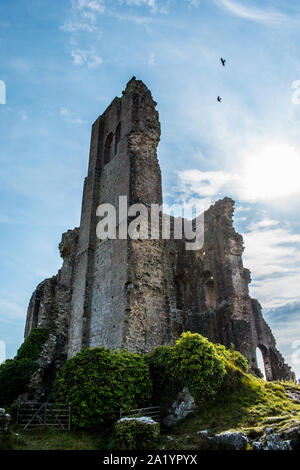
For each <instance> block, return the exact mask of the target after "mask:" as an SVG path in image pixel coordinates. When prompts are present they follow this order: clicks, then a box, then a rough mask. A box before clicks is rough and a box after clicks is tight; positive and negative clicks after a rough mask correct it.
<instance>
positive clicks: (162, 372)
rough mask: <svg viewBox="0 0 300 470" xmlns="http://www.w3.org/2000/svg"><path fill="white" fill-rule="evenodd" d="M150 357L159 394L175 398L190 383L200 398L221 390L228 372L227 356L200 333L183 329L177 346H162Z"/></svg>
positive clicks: (156, 389) (156, 392) (153, 377)
mask: <svg viewBox="0 0 300 470" xmlns="http://www.w3.org/2000/svg"><path fill="white" fill-rule="evenodd" d="M224 349H225V348H224ZM225 350H226V349H225ZM146 358H147V362H148V364H149V366H150V370H151V376H152V380H153V383H154V395H155V397H159V396H165V395H168V397H169V398H170V399H173V398H174V399H175V398H176V394H177V393H178V392H179V390H180V389H182V388H183V387H187V388H188V389H189V390H190V392H191V393H192V395H193V396H194V398H195V400H196V401H197V402H200V401H202V400H203V399H205V398H207V397H210V396H212V395H214V394H215V393H216V392H217V391H218V389H219V388H220V386H221V384H222V381H223V378H224V376H225V374H226V367H225V364H226V359H225V357H224V356H223V355H222V354H220V353H219V352H218V348H217V347H216V345H214V344H212V343H211V342H210V341H208V340H207V339H206V338H204V337H203V336H201V335H199V334H197V333H195V334H192V333H190V332H188V333H183V334H182V335H181V337H180V338H179V339H178V340H177V341H176V344H175V346H160V347H158V348H156V349H155V350H154V351H153V352H151V353H149V354H147V356H146ZM172 391H173V392H174V395H173V393H172ZM171 393H172V395H171Z"/></svg>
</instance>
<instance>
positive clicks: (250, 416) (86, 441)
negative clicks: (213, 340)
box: [0, 363, 300, 450]
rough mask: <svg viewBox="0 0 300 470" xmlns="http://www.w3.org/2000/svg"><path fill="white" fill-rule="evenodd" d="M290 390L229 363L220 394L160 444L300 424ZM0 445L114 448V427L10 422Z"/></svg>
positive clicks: (186, 445) (191, 445) (187, 444)
mask: <svg viewBox="0 0 300 470" xmlns="http://www.w3.org/2000/svg"><path fill="white" fill-rule="evenodd" d="M287 390H288V391H289V392H293V393H297V394H298V395H299V396H300V386H298V385H295V384H294V383H291V382H289V383H288V382H265V381H264V380H263V379H258V378H256V377H254V376H252V375H250V374H246V373H244V372H242V371H241V370H240V369H238V368H237V367H235V366H234V365H233V364H232V363H228V364H227V374H226V376H225V379H224V382H223V385H222V388H221V390H220V391H219V392H218V394H217V395H216V397H215V398H214V399H211V400H209V401H206V402H205V403H202V404H201V405H200V406H199V408H198V411H197V413H195V414H193V415H190V416H188V417H187V418H186V419H185V420H183V421H182V422H180V423H179V424H177V425H176V426H174V427H172V428H171V429H162V436H161V444H160V448H163V449H168V450H171V449H172V450H184V449H189V450H192V449H201V446H202V445H203V441H202V438H201V436H199V435H198V434H197V432H198V431H202V430H209V431H211V432H212V433H219V432H223V431H241V432H243V433H245V434H247V435H248V436H249V437H251V438H256V437H259V436H261V435H262V434H263V433H264V431H265V429H266V428H267V427H270V426H271V427H273V428H274V430H276V431H279V430H280V429H283V428H285V427H287V426H291V425H297V426H300V404H297V403H295V402H294V401H292V400H290V399H289V398H288V397H287V395H286V393H285V392H286V391H287ZM0 449H20V450H25V449H28V450H29V449H30V450H116V446H115V444H114V437H113V431H112V430H111V429H110V430H107V431H102V432H100V433H97V434H92V433H89V432H86V431H71V432H64V431H60V430H57V429H53V428H48V429H44V428H39V429H36V430H34V431H24V430H22V429H21V428H20V427H18V426H16V425H12V426H11V433H10V435H9V436H6V437H5V436H2V437H1V436H0Z"/></svg>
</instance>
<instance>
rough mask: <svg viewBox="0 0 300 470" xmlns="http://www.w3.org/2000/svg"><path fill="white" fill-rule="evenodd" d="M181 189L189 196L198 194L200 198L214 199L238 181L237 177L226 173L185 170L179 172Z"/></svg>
mask: <svg viewBox="0 0 300 470" xmlns="http://www.w3.org/2000/svg"><path fill="white" fill-rule="evenodd" d="M178 175H179V181H180V188H179V190H181V191H184V192H185V193H186V194H187V195H188V194H193V193H195V194H197V195H199V197H207V196H209V197H214V196H216V195H218V194H219V193H220V192H223V191H224V190H225V188H226V187H228V186H229V185H231V184H232V182H233V180H237V177H236V176H233V175H231V174H230V173H227V172H225V171H200V170H184V171H180V172H178Z"/></svg>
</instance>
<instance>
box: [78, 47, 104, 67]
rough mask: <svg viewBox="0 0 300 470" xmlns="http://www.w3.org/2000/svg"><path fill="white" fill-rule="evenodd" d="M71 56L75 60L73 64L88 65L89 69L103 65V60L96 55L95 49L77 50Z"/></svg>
mask: <svg viewBox="0 0 300 470" xmlns="http://www.w3.org/2000/svg"><path fill="white" fill-rule="evenodd" d="M71 56H72V58H73V64H74V65H78V66H82V65H84V64H86V65H88V67H91V68H96V67H98V66H99V65H101V63H102V58H101V57H100V56H99V55H97V54H96V52H95V50H94V48H90V49H80V48H75V49H73V50H72V51H71Z"/></svg>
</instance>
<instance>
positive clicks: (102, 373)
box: [54, 348, 151, 429]
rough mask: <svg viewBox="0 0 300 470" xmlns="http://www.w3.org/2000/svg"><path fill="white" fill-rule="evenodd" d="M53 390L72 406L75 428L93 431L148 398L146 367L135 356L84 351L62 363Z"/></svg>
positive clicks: (149, 384) (144, 363)
mask: <svg viewBox="0 0 300 470" xmlns="http://www.w3.org/2000/svg"><path fill="white" fill-rule="evenodd" d="M55 389H56V390H55V392H54V395H55V396H56V399H58V400H61V401H64V402H70V403H71V404H72V409H73V424H74V425H75V426H78V427H82V428H89V429H97V428H99V427H100V426H101V425H103V424H108V423H110V422H112V421H113V420H114V419H115V418H116V417H117V416H118V415H119V411H120V408H122V409H123V410H125V411H127V410H129V409H131V408H133V407H134V406H137V405H138V404H139V403H141V402H143V400H145V399H147V398H149V397H150V393H151V380H150V372H149V367H148V365H147V364H146V362H145V361H144V357H143V356H142V355H139V354H133V353H127V352H126V351H125V350H122V351H120V352H119V351H115V352H113V353H112V352H110V351H109V350H107V349H105V348H88V349H84V350H83V351H81V352H80V353H78V354H76V355H75V356H74V357H73V358H71V359H69V360H68V361H67V362H66V363H65V364H64V366H63V367H62V369H61V371H60V373H59V377H58V379H57V381H56V384H55Z"/></svg>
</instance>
